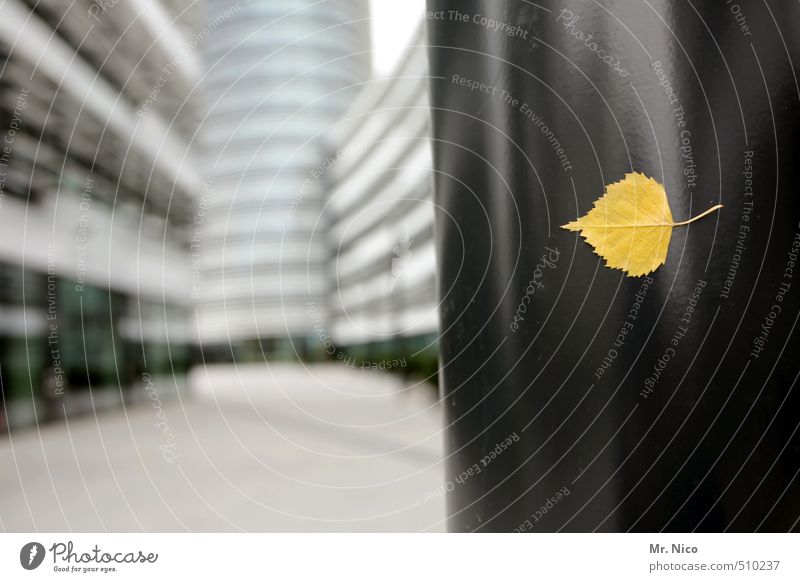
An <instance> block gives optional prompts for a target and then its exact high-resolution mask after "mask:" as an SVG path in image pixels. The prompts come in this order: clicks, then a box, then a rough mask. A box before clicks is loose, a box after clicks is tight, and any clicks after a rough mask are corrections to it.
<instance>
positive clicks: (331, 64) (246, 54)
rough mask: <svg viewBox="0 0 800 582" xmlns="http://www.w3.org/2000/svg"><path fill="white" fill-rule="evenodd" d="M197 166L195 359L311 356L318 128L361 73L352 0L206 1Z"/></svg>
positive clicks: (321, 292) (323, 277)
mask: <svg viewBox="0 0 800 582" xmlns="http://www.w3.org/2000/svg"><path fill="white" fill-rule="evenodd" d="M207 10H208V18H209V19H213V18H214V17H215V15H217V14H222V13H225V12H226V11H227V12H229V13H231V17H230V18H228V19H226V22H225V24H224V26H221V27H219V28H218V29H217V30H215V31H214V32H213V33H212V34H211V35H210V36H209V39H208V42H207V44H206V49H205V53H204V55H205V66H206V71H207V73H206V76H205V81H204V89H205V94H206V98H207V102H208V108H209V114H208V117H207V118H206V119H205V121H204V123H203V130H202V135H203V140H204V143H205V150H206V155H205V159H204V168H205V172H206V173H207V176H208V182H209V184H210V185H211V187H210V188H209V190H208V195H207V196H204V200H203V212H204V218H203V224H202V228H201V229H200V230H199V231H198V233H197V236H196V237H195V239H194V240H193V251H194V253H195V254H196V256H197V257H198V261H199V264H200V277H199V282H198V285H197V287H198V289H197V298H198V300H199V306H198V337H199V339H200V341H201V343H202V349H203V354H204V358H205V359H206V360H214V359H217V358H221V359H224V358H230V357H237V358H247V357H258V356H259V355H260V352H261V351H262V350H263V351H264V352H267V353H271V354H276V353H279V354H280V353H283V354H291V353H293V352H296V353H298V354H299V355H301V356H304V355H306V354H307V352H308V351H309V350H313V349H315V347H314V346H315V345H316V344H317V343H318V341H317V340H316V339H315V338H314V320H313V318H312V317H309V313H308V311H307V305H308V303H309V302H312V303H313V302H323V301H324V300H325V295H326V292H327V286H328V280H327V262H328V256H329V255H328V248H327V245H326V242H327V241H326V232H327V226H326V224H325V223H324V221H322V220H321V215H322V209H323V205H324V203H325V191H326V180H327V177H326V173H327V169H328V167H329V166H330V164H331V163H332V162H331V160H329V159H328V158H327V152H328V150H329V145H328V140H327V137H328V130H329V128H330V127H331V125H332V124H334V123H335V122H336V121H337V120H338V119H339V118H340V116H341V115H342V113H343V111H344V110H345V109H346V108H347V107H348V106H349V105H350V103H351V102H352V101H353V99H354V97H355V95H356V94H357V93H358V92H359V90H360V84H361V83H363V82H364V81H365V80H366V79H367V78H368V76H369V67H370V65H369V63H370V54H369V42H370V41H369V21H368V5H367V1H366V0H328V1H326V2H322V3H311V2H308V1H307V0H252V1H250V2H247V3H244V2H242V3H237V4H236V5H235V7H234V8H231V4H230V3H229V2H226V1H223V0H209V2H208V7H207Z"/></svg>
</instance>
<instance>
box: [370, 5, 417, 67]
mask: <svg viewBox="0 0 800 582" xmlns="http://www.w3.org/2000/svg"><path fill="white" fill-rule="evenodd" d="M370 12H371V17H372V27H371V28H372V48H373V53H372V68H373V70H374V72H375V75H376V76H385V75H387V74H388V73H390V72H391V70H392V68H394V65H395V64H396V63H397V61H398V60H399V59H400V57H401V56H402V54H403V52H404V49H405V48H406V47H407V46H408V42H409V40H410V39H411V35H412V34H413V33H414V31H415V30H416V27H417V25H418V24H419V23H420V21H421V20H422V18H423V15H424V14H425V0H370Z"/></svg>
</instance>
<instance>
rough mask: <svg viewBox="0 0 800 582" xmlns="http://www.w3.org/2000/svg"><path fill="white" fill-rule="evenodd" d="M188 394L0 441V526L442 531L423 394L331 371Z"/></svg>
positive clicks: (222, 382)
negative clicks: (430, 495) (431, 496)
mask: <svg viewBox="0 0 800 582" xmlns="http://www.w3.org/2000/svg"><path fill="white" fill-rule="evenodd" d="M160 382H161V381H154V382H153V384H152V385H150V386H149V393H150V394H152V395H153V396H156V395H157V392H155V390H160V388H159V383H160ZM189 384H190V386H191V387H192V388H191V392H190V395H189V396H186V395H184V396H183V397H182V398H181V399H180V400H173V401H167V400H166V398H164V399H163V400H162V399H161V398H160V397H157V396H156V397H157V398H159V399H158V400H150V401H148V402H144V403H142V404H139V405H136V406H129V407H128V408H127V410H126V411H122V410H119V411H114V412H104V413H101V414H99V415H98V417H97V418H95V417H94V416H85V417H81V418H78V419H75V418H73V419H71V420H70V421H69V423H58V424H51V425H46V426H44V427H42V428H41V429H40V430H39V429H37V428H35V427H34V428H28V429H24V430H16V431H15V432H13V433H12V434H11V435H10V436H8V435H6V436H0V529H2V530H5V531H28V530H40V531H69V530H72V531H105V530H108V531H141V530H144V531H184V530H190V531H240V530H245V531H420V530H426V529H429V530H431V531H443V530H444V526H443V524H442V520H443V518H444V505H443V502H442V499H441V497H436V498H435V499H434V500H430V501H425V494H426V493H428V492H431V491H433V490H435V489H436V488H437V487H439V485H440V484H441V483H442V479H443V477H442V476H443V468H442V463H441V459H442V444H441V443H442V438H441V434H440V431H441V420H440V409H439V406H438V405H437V404H436V403H435V395H434V394H433V391H432V390H431V389H430V387H428V386H425V387H416V388H407V387H406V386H405V385H404V384H402V383H401V382H400V380H398V379H397V377H395V376H390V375H387V374H384V373H381V372H378V371H374V372H373V371H361V370H353V369H349V368H345V367H343V366H337V365H317V366H314V367H310V368H308V369H303V368H301V367H299V366H292V365H279V366H271V367H270V368H267V367H266V366H244V367H242V366H240V367H238V368H236V369H234V368H232V367H229V366H219V367H209V368H208V369H200V370H195V371H194V372H193V374H192V375H191V376H190V382H189ZM142 390H143V392H144V393H145V394H147V393H148V387H147V386H144V385H143V387H142Z"/></svg>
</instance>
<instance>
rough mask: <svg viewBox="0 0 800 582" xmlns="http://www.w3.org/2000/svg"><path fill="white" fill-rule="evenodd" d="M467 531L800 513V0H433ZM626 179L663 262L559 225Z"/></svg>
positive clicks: (450, 338) (784, 526)
mask: <svg viewBox="0 0 800 582" xmlns="http://www.w3.org/2000/svg"><path fill="white" fill-rule="evenodd" d="M428 10H429V12H428V15H427V17H428V32H429V35H428V42H429V44H430V45H431V47H430V51H429V54H430V62H431V75H432V77H433V79H432V81H431V108H432V119H433V143H434V169H435V175H436V200H437V204H438V211H437V217H436V235H437V245H438V260H439V268H440V282H439V284H440V296H441V297H440V298H441V326H442V337H441V355H442V364H441V365H442V380H443V383H444V391H445V392H444V393H445V409H446V411H447V414H448V431H447V443H448V447H449V457H448V470H447V479H448V483H447V489H448V490H449V491H450V493H449V496H448V515H449V523H450V529H451V530H453V531H629V530H630V531H661V530H664V531H694V530H696V531H723V530H728V531H789V530H794V531H797V530H798V519H799V518H800V483H798V479H797V477H798V470H799V469H800V435H798V431H797V429H798V421H800V386H798V385H797V384H798V382H797V379H798V372H799V371H800V366H799V365H798V350H799V348H800V340H799V338H800V335H798V333H797V320H798V306H799V305H800V303H799V298H800V263H797V262H796V261H797V259H798V256H797V253H798V250H800V198H798V184H800V163H798V147H797V144H798V137H797V136H798V135H800V107H798V105H799V104H800V89H798V79H797V72H796V71H797V65H798V63H800V50H798V49H799V46H798V35H797V24H798V23H800V5H798V4H797V3H796V2H767V3H765V4H750V3H747V4H745V3H735V2H708V3H700V2H688V1H668V0H650V2H642V3H639V2H623V1H621V0H607V1H604V2H601V3H598V2H594V1H591V0H570V1H569V2H567V3H559V4H552V3H544V2H527V1H525V0H509V1H507V2H503V1H497V0H485V1H475V0H429V1H428ZM629 172H642V173H644V174H646V175H647V176H650V177H653V178H654V179H656V180H657V181H658V182H660V183H662V184H664V186H665V188H666V192H667V195H668V199H669V204H670V206H671V208H672V213H673V215H674V217H675V220H676V221H677V220H684V219H686V218H689V217H691V216H695V215H697V214H698V213H700V212H702V211H704V210H706V209H707V208H709V207H711V206H713V205H715V204H718V203H721V204H724V208H723V209H722V210H721V211H720V212H717V213H716V214H714V215H711V216H709V217H706V218H704V219H702V220H700V221H698V222H695V223H693V224H691V225H690V226H684V227H678V228H675V229H673V233H672V240H671V244H670V246H669V253H668V255H667V259H666V264H665V265H663V266H661V267H660V268H659V269H658V270H657V271H655V272H654V273H653V274H651V275H650V277H636V278H632V277H627V276H625V275H624V274H623V273H622V272H621V271H619V270H612V269H610V268H608V267H606V266H605V261H604V260H602V259H600V258H599V257H598V255H596V254H595V253H594V252H593V249H592V247H590V246H589V245H588V244H587V243H586V242H585V241H584V239H582V238H581V237H579V236H577V234H576V233H574V232H568V231H566V230H563V229H561V228H560V226H561V225H563V224H565V223H567V222H569V221H572V220H575V219H576V218H577V217H578V216H581V215H583V214H585V213H586V212H587V211H589V210H590V209H591V208H592V204H593V202H594V201H595V200H596V199H597V198H599V197H600V196H601V195H603V193H604V189H605V186H606V185H607V184H610V183H612V182H615V181H618V180H620V179H622V178H623V176H624V175H625V174H626V173H629Z"/></svg>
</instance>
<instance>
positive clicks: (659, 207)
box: [561, 172, 722, 277]
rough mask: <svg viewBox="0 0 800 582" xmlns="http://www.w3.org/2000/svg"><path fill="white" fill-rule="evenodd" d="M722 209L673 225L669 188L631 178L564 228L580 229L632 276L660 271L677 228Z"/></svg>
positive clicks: (610, 189)
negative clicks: (674, 228) (673, 230)
mask: <svg viewBox="0 0 800 582" xmlns="http://www.w3.org/2000/svg"><path fill="white" fill-rule="evenodd" d="M720 208H722V204H718V205H716V206H714V207H713V208H709V209H708V210H706V211H705V212H703V213H702V214H700V215H698V216H695V217H694V218H692V219H691V220H686V221H684V222H673V220H672V212H671V211H670V209H669V201H668V200H667V193H666V191H665V190H664V186H662V185H661V184H659V183H658V182H656V181H655V180H653V178H648V177H647V176H645V175H644V174H640V173H638V172H634V173H632V174H625V177H624V178H623V179H622V180H620V181H619V182H615V183H613V184H609V185H608V186H606V193H605V195H603V196H602V197H601V198H600V199H598V200H597V201H595V203H594V208H592V209H591V210H590V211H589V212H588V213H586V214H585V215H584V216H582V217H581V218H579V219H578V220H576V221H574V222H570V223H569V224H565V225H564V226H562V227H561V228H566V229H567V230H576V231H579V232H580V233H581V236H583V238H585V239H586V242H588V243H589V244H590V245H592V246H593V247H594V249H595V252H596V253H597V254H598V255H600V256H601V257H603V258H604V259H605V260H606V264H607V265H608V266H609V267H611V268H612V269H621V270H623V271H625V273H627V274H628V276H629V277H640V276H642V275H647V274H648V273H651V272H653V271H655V270H656V269H657V268H658V267H660V266H661V265H663V264H664V263H665V262H666V260H667V249H668V248H669V239H670V237H671V236H672V229H673V227H675V226H682V225H685V224H689V223H690V222H694V221H695V220H698V219H700V218H702V217H704V216H706V215H707V214H710V213H712V212H714V211H715V210H718V209H720Z"/></svg>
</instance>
